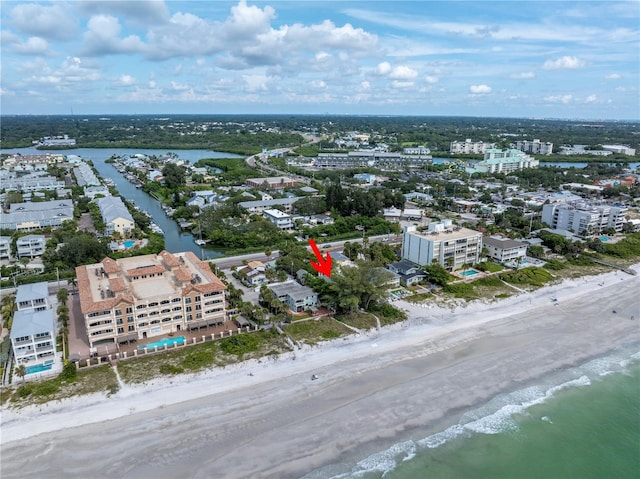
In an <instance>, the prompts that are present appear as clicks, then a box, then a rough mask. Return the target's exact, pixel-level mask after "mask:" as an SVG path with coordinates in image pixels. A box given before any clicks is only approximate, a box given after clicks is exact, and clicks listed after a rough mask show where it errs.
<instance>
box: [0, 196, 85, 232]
mask: <svg viewBox="0 0 640 479" xmlns="http://www.w3.org/2000/svg"><path fill="white" fill-rule="evenodd" d="M71 220H73V202H72V201H71V200H52V201H38V202H35V203H30V202H26V203H12V204H11V205H10V206H9V213H5V214H3V215H2V216H1V217H0V229H7V230H15V231H34V230H38V229H41V228H46V227H48V226H50V227H53V228H55V227H58V226H60V225H61V224H62V223H63V222H64V221H71Z"/></svg>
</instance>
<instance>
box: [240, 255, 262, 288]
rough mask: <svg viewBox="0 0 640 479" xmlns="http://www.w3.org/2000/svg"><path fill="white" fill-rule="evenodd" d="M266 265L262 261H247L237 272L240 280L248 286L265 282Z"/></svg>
mask: <svg viewBox="0 0 640 479" xmlns="http://www.w3.org/2000/svg"><path fill="white" fill-rule="evenodd" d="M266 270H267V267H266V266H265V264H264V263H263V262H262V261H249V263H247V265H246V266H244V267H243V268H240V269H239V270H238V271H237V273H238V276H239V277H240V279H241V281H242V282H243V283H244V284H245V285H246V286H248V287H253V286H259V285H261V284H264V283H266V282H267V276H266V275H265V271H266Z"/></svg>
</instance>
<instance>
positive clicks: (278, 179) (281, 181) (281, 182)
mask: <svg viewBox="0 0 640 479" xmlns="http://www.w3.org/2000/svg"><path fill="white" fill-rule="evenodd" d="M245 183H246V185H247V186H249V187H250V188H265V189H269V190H277V189H283V188H291V187H293V186H298V185H299V184H300V182H299V181H298V180H294V179H293V178H289V177H288V176H273V177H269V178H248V179H247V180H246V181H245Z"/></svg>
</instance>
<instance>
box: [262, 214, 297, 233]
mask: <svg viewBox="0 0 640 479" xmlns="http://www.w3.org/2000/svg"><path fill="white" fill-rule="evenodd" d="M262 216H263V217H264V218H266V219H268V220H269V221H271V222H272V223H273V224H274V225H276V226H277V227H278V228H280V229H281V230H284V231H289V230H291V229H293V221H292V219H291V215H289V214H287V213H284V212H283V211H280V210H276V209H268V210H264V211H263V212H262Z"/></svg>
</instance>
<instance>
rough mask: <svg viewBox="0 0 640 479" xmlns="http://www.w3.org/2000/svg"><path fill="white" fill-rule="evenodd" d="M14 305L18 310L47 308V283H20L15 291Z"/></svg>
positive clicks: (41, 309)
mask: <svg viewBox="0 0 640 479" xmlns="http://www.w3.org/2000/svg"><path fill="white" fill-rule="evenodd" d="M16 306H17V307H18V311H23V310H34V311H44V310H45V309H49V306H50V304H49V283H47V282H46V281H42V282H40V283H31V284H21V285H20V286H18V289H17V291H16Z"/></svg>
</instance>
